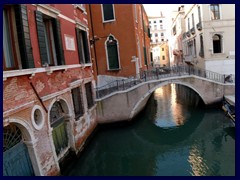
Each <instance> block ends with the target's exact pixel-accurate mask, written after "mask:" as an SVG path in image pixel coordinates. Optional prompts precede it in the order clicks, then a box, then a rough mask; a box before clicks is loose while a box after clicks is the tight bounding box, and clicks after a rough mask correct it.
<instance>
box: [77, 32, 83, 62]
mask: <svg viewBox="0 0 240 180" xmlns="http://www.w3.org/2000/svg"><path fill="white" fill-rule="evenodd" d="M76 37H77V46H78V57H79V62H80V63H81V64H84V59H83V52H82V49H83V48H82V44H81V30H80V29H78V28H76Z"/></svg>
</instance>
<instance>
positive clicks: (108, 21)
mask: <svg viewBox="0 0 240 180" xmlns="http://www.w3.org/2000/svg"><path fill="white" fill-rule="evenodd" d="M114 21H116V19H112V20H107V21H103V23H110V22H114Z"/></svg>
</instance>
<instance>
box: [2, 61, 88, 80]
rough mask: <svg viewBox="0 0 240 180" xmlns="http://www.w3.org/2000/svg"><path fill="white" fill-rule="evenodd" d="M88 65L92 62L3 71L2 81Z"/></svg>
mask: <svg viewBox="0 0 240 180" xmlns="http://www.w3.org/2000/svg"><path fill="white" fill-rule="evenodd" d="M90 66H92V63H88V64H73V65H62V66H49V67H41V68H31V69H20V70H11V71H3V81H5V80H7V78H10V77H16V76H24V75H31V77H33V76H35V74H37V73H43V72H46V73H47V74H48V75H50V74H51V73H53V72H54V71H59V70H64V71H67V70H68V69H73V68H85V67H90ZM31 77H30V78H31Z"/></svg>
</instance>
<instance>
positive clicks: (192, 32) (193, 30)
mask: <svg viewBox="0 0 240 180" xmlns="http://www.w3.org/2000/svg"><path fill="white" fill-rule="evenodd" d="M195 33H196V32H195V27H193V28H192V29H191V34H192V35H194V34H195Z"/></svg>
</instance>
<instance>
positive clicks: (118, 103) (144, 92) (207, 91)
mask: <svg viewBox="0 0 240 180" xmlns="http://www.w3.org/2000/svg"><path fill="white" fill-rule="evenodd" d="M204 76H206V74H205V75H204ZM131 82H134V81H131ZM171 83H173V84H180V85H184V86H187V87H189V88H191V89H193V90H194V91H195V92H196V93H197V94H198V95H199V96H200V97H201V98H202V100H203V102H204V103H205V104H206V105H211V104H213V103H215V102H219V101H221V100H222V98H223V96H224V95H235V84H233V83H223V82H216V81H214V80H210V79H209V78H206V77H204V78H203V77H199V76H197V75H193V74H192V73H189V72H188V73H186V72H185V73H181V74H177V73H176V74H172V75H171V76H170V77H165V78H164V77H161V78H159V79H157V78H155V80H148V81H146V82H141V83H139V84H137V83H136V82H135V84H136V85H134V86H132V87H130V88H128V89H125V90H121V88H120V86H119V87H118V89H119V90H118V91H115V92H113V93H111V94H108V95H106V96H104V97H102V98H98V99H96V102H97V121H98V123H111V122H117V121H124V120H131V119H132V118H134V117H135V116H136V115H137V114H138V113H139V112H140V111H141V110H142V109H143V108H144V107H145V105H146V103H147V101H148V99H149V97H150V96H151V94H152V93H153V92H154V91H155V90H156V89H157V88H159V87H162V86H165V85H167V84H171ZM118 85H119V84H118ZM125 85H126V84H125ZM97 93H98V92H97Z"/></svg>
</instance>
